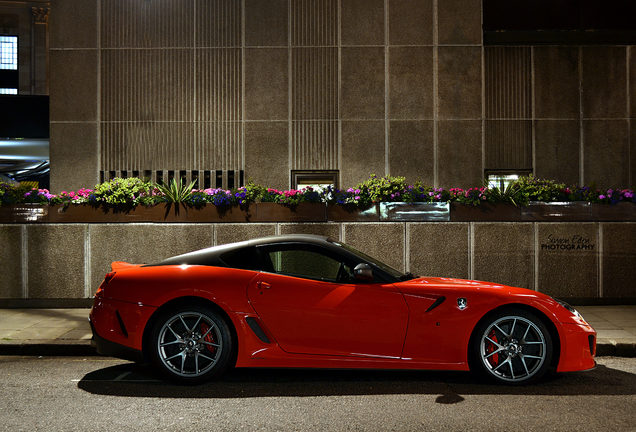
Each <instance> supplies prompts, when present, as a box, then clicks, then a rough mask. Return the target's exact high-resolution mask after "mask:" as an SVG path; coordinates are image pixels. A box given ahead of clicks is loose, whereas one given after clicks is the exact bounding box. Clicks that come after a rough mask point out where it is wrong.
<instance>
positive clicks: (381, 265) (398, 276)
mask: <svg viewBox="0 0 636 432" xmlns="http://www.w3.org/2000/svg"><path fill="white" fill-rule="evenodd" d="M330 242H331V243H333V244H334V245H336V246H340V247H342V248H344V249H346V250H348V251H349V252H351V253H353V254H355V255H357V256H359V257H360V258H362V259H364V260H365V261H367V262H368V263H369V264H372V265H374V266H376V267H378V268H379V269H380V270H382V271H384V272H386V273H388V274H390V275H391V276H393V277H394V278H396V279H399V280H401V281H404V280H408V279H413V278H414V276H413V275H412V274H411V273H407V274H404V273H402V272H401V271H398V270H396V269H394V268H393V267H390V266H388V265H386V264H384V263H383V262H381V261H378V260H377V259H375V258H373V257H370V256H369V255H367V254H365V253H364V252H360V251H359V250H357V249H355V248H352V247H351V246H349V245H346V244H343V243H339V242H336V241H333V240H330Z"/></svg>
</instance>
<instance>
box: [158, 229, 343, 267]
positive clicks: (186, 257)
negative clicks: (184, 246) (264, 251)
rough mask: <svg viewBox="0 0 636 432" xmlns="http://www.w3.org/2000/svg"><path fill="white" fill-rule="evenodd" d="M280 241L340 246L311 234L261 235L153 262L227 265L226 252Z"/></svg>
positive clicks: (323, 237) (324, 237)
mask: <svg viewBox="0 0 636 432" xmlns="http://www.w3.org/2000/svg"><path fill="white" fill-rule="evenodd" d="M280 243H305V244H315V245H318V246H322V247H325V248H328V249H334V248H337V249H339V247H338V246H337V245H335V244H334V243H333V242H332V241H331V240H330V239H329V238H328V237H326V236H320V235H311V234H285V235H277V236H269V237H260V238H257V239H253V240H246V241H241V242H236V243H228V244H224V245H218V246H213V247H209V248H206V249H201V250H198V251H194V252H188V253H186V254H182V255H176V256H173V257H170V258H167V259H165V260H163V261H161V262H159V263H157V264H151V265H152V266H161V265H180V264H189V265H218V266H222V267H224V266H225V263H223V261H221V260H220V258H219V257H220V256H221V255H222V254H224V253H226V252H230V251H233V250H237V249H243V248H246V247H250V246H262V245H268V244H280Z"/></svg>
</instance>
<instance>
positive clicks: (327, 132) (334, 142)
mask: <svg viewBox="0 0 636 432" xmlns="http://www.w3.org/2000/svg"><path fill="white" fill-rule="evenodd" d="M291 147H292V148H291V150H292V167H291V168H292V169H298V170H308V169H316V170H329V169H337V168H338V121H337V120H294V121H293V122H292V137H291Z"/></svg>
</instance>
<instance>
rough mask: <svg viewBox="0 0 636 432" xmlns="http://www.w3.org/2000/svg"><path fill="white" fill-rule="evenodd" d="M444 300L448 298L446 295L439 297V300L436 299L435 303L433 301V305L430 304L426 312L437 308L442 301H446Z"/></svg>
mask: <svg viewBox="0 0 636 432" xmlns="http://www.w3.org/2000/svg"><path fill="white" fill-rule="evenodd" d="M444 300H446V297H444V296H441V297H440V298H438V299H437V300H435V303H433V304H432V305H430V306H429V307H428V309H426V312H430V311H432V310H433V309H435V308H436V307H437V306H439V305H441V304H442V303H444Z"/></svg>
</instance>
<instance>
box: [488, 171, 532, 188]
mask: <svg viewBox="0 0 636 432" xmlns="http://www.w3.org/2000/svg"><path fill="white" fill-rule="evenodd" d="M529 174H530V171H516V172H512V171H504V172H486V180H487V181H488V187H489V188H499V189H500V190H502V191H504V190H506V189H507V188H508V186H510V184H511V183H513V182H514V181H515V180H518V179H519V177H522V176H527V175H529Z"/></svg>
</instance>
